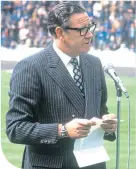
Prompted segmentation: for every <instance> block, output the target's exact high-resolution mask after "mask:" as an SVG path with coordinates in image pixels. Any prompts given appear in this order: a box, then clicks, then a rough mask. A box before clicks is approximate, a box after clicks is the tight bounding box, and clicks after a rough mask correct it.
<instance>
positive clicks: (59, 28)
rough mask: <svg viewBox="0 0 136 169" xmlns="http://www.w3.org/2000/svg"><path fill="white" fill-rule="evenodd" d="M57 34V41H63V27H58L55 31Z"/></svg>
mask: <svg viewBox="0 0 136 169" xmlns="http://www.w3.org/2000/svg"><path fill="white" fill-rule="evenodd" d="M55 32H56V37H57V39H60V40H61V39H63V29H62V28H61V27H57V28H56V29H55Z"/></svg>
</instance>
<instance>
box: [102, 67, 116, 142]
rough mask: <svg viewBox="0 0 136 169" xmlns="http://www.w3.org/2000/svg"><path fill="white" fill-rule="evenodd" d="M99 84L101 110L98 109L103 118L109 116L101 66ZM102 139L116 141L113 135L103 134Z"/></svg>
mask: <svg viewBox="0 0 136 169" xmlns="http://www.w3.org/2000/svg"><path fill="white" fill-rule="evenodd" d="M101 82H102V97H101V108H100V114H101V116H103V115H104V114H109V112H108V107H107V106H106V103H107V86H106V81H105V75H104V71H103V69H102V65H101ZM104 139H105V140H108V141H114V140H115V139H116V135H115V133H114V132H113V133H110V134H109V133H105V134H104Z"/></svg>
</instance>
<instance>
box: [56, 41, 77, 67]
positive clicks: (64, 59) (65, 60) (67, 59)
mask: <svg viewBox="0 0 136 169" xmlns="http://www.w3.org/2000/svg"><path fill="white" fill-rule="evenodd" d="M53 49H54V50H55V52H56V53H57V55H58V56H59V57H60V59H61V60H62V62H63V63H64V65H65V66H67V65H68V64H69V62H70V60H71V58H72V57H71V56H69V55H67V54H66V53H64V52H63V51H62V50H60V49H59V48H58V47H57V45H56V43H55V42H53ZM75 58H77V60H78V64H79V56H76V57H75Z"/></svg>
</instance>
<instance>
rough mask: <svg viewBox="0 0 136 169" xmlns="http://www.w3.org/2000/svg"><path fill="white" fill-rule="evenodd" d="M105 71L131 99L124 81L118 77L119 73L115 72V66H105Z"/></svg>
mask: <svg viewBox="0 0 136 169" xmlns="http://www.w3.org/2000/svg"><path fill="white" fill-rule="evenodd" d="M103 69H104V71H105V72H106V73H107V74H108V75H109V76H110V77H111V78H112V79H113V80H114V82H115V83H116V84H117V85H118V86H119V88H120V89H121V90H122V91H123V92H124V94H125V96H126V97H127V98H129V95H128V92H127V90H126V88H125V87H124V85H123V82H122V80H121V79H120V78H119V77H118V75H117V73H116V72H115V70H114V66H113V65H112V64H108V65H107V66H103Z"/></svg>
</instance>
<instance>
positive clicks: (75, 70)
mask: <svg viewBox="0 0 136 169" xmlns="http://www.w3.org/2000/svg"><path fill="white" fill-rule="evenodd" d="M70 63H71V64H72V65H73V73H74V77H73V78H74V81H75V83H76V85H77V86H78V88H79V89H80V91H81V94H82V95H83V97H84V85H83V78H82V74H81V68H80V67H79V65H78V60H77V58H72V59H71V60H70Z"/></svg>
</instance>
